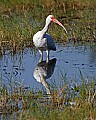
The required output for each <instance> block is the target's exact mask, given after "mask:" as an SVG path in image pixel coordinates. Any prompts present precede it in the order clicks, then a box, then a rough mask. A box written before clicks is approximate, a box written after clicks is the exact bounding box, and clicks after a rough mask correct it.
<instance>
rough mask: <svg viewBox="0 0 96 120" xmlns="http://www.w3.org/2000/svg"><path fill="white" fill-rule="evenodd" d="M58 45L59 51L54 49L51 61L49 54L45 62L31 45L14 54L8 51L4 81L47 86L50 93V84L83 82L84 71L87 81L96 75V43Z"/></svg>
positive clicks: (1, 63) (0, 70)
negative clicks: (34, 51) (48, 59)
mask: <svg viewBox="0 0 96 120" xmlns="http://www.w3.org/2000/svg"><path fill="white" fill-rule="evenodd" d="M56 47H57V51H56V52H53V51H51V52H50V61H49V63H46V54H44V61H43V62H40V60H39V58H40V55H39V53H38V52H37V53H36V54H34V53H33V51H32V50H31V48H26V49H25V50H24V51H23V52H17V53H16V54H14V55H11V53H10V51H6V52H5V54H4V55H3V56H2V57H1V58H0V78H1V79H2V83H4V84H8V83H9V82H11V83H12V84H18V85H22V84H24V86H25V87H30V88H34V89H38V88H39V89H42V88H44V89H45V88H46V91H47V93H50V90H49V88H48V85H49V84H50V85H52V84H55V85H56V86H59V85H60V84H61V83H62V81H63V82H68V83H69V84H71V83H81V82H82V80H81V75H80V72H82V75H83V77H84V79H85V80H90V78H91V79H92V78H94V77H95V78H96V46H93V47H90V46H89V45H88V46H77V47H76V46H74V45H72V44H71V45H70V44H68V45H66V46H64V45H58V44H57V45H56ZM14 81H15V82H14ZM41 83H42V84H41ZM42 85H43V86H42Z"/></svg>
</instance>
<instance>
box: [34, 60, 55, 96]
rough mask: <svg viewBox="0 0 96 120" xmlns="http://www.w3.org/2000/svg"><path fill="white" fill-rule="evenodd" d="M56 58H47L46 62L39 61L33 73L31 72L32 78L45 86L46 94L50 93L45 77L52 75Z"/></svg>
mask: <svg viewBox="0 0 96 120" xmlns="http://www.w3.org/2000/svg"><path fill="white" fill-rule="evenodd" d="M56 60H57V59H56V58H53V59H51V60H49V61H48V62H46V61H41V62H39V63H38V64H37V65H36V67H35V69H34V73H33V76H34V78H35V79H36V80H37V81H38V82H41V83H42V85H43V86H44V87H45V88H46V92H47V94H50V89H49V86H48V83H47V81H46V79H48V78H50V77H51V76H52V74H53V72H54V68H55V64H56Z"/></svg>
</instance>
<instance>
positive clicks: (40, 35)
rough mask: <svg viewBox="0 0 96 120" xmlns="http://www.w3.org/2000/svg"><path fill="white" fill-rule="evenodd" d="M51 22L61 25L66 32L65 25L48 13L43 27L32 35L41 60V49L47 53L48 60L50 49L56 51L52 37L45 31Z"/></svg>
mask: <svg viewBox="0 0 96 120" xmlns="http://www.w3.org/2000/svg"><path fill="white" fill-rule="evenodd" d="M51 22H54V23H57V24H58V25H60V26H61V27H63V28H64V30H65V32H66V33H67V31H66V29H65V27H64V26H63V25H62V24H61V23H60V22H59V21H58V20H57V19H55V18H54V16H53V15H49V16H48V17H47V18H46V24H45V26H44V28H43V29H42V30H41V31H38V32H37V33H36V34H35V35H34V36H33V42H34V45H35V46H36V48H38V50H39V53H40V55H41V61H42V60H43V51H46V53H47V61H49V52H50V50H53V51H56V46H55V43H54V39H53V38H52V37H51V36H50V35H49V34H48V33H47V30H48V27H49V25H50V23H51Z"/></svg>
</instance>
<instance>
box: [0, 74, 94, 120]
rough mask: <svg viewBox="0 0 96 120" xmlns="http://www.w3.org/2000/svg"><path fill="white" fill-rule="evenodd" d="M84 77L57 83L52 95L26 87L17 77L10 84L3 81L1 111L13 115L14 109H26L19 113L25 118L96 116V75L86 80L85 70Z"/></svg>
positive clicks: (53, 119) (53, 118) (82, 117)
mask: <svg viewBox="0 0 96 120" xmlns="http://www.w3.org/2000/svg"><path fill="white" fill-rule="evenodd" d="M81 79H82V84H81V85H73V86H69V85H68V84H66V83H65V78H64V84H62V85H61V86H60V87H59V88H58V87H56V86H55V89H52V90H51V94H49V95H48V94H46V93H45V92H42V91H40V90H38V91H34V90H31V89H30V88H28V87H24V85H23V84H22V83H19V82H17V81H16V80H15V81H14V83H13V82H12V81H11V82H9V84H7V85H4V84H0V114H1V115H2V114H6V115H9V114H10V116H11V118H13V117H14V114H13V113H14V112H16V111H20V110H22V113H21V112H20V113H19V114H20V116H17V117H18V118H19V117H20V118H22V119H24V120H25V119H29V120H31V119H32V118H33V119H36V120H39V119H44V120H45V119H47V118H48V119H50V120H51V119H52V120H56V119H58V118H59V119H60V120H61V119H66V120H67V119H69V120H71V119H72V118H73V119H78V120H79V119H91V118H92V119H95V118H96V114H95V113H96V82H95V79H94V80H93V79H92V80H87V81H86V80H85V79H84V78H83V75H82V73H81ZM62 80H63V78H62ZM88 81H90V82H88ZM1 83H2V82H1ZM25 113H26V114H25ZM19 114H18V115H19Z"/></svg>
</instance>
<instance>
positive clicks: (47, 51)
mask: <svg viewBox="0 0 96 120" xmlns="http://www.w3.org/2000/svg"><path fill="white" fill-rule="evenodd" d="M46 53H47V61H46V62H49V50H46Z"/></svg>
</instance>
